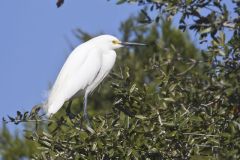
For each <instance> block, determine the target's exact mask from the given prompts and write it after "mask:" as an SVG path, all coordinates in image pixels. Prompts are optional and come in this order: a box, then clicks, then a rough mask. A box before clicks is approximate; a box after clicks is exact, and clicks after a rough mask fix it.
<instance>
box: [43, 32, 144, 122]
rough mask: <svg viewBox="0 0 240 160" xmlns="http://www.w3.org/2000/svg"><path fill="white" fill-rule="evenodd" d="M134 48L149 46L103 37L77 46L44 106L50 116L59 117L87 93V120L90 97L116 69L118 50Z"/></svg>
mask: <svg viewBox="0 0 240 160" xmlns="http://www.w3.org/2000/svg"><path fill="white" fill-rule="evenodd" d="M131 45H145V44H141V43H130V42H121V41H120V40H118V39H117V38H116V37H114V36H111V35H101V36H98V37H95V38H93V39H91V40H89V41H87V42H85V43H83V44H81V45H79V46H78V47H76V48H75V49H74V50H73V51H72V53H71V54H70V55H69V57H68V58H67V60H66V62H65V64H64V65H63V67H62V69H61V71H60V72H59V74H58V76H57V79H56V81H55V83H54V85H53V87H52V89H51V90H50V92H49V96H48V99H47V101H46V102H45V104H44V106H43V107H44V110H45V111H46V114H47V116H51V115H53V114H55V113H56V112H57V111H58V110H59V109H60V108H61V107H62V106H63V104H64V102H66V101H68V100H71V99H72V98H74V97H77V96H79V94H80V93H82V92H83V93H84V117H85V118H87V117H88V116H87V97H88V94H89V93H91V92H93V90H94V89H95V88H96V87H97V86H98V85H99V84H100V83H101V82H102V81H103V79H104V78H105V77H106V76H107V75H108V73H109V72H110V70H111V69H112V67H113V65H114V63H115V59H116V52H115V51H114V49H117V48H120V47H123V46H131Z"/></svg>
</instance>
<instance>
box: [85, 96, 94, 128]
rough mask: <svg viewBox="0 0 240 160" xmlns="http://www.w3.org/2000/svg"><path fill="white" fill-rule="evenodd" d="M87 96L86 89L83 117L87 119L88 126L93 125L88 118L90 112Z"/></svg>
mask: <svg viewBox="0 0 240 160" xmlns="http://www.w3.org/2000/svg"><path fill="white" fill-rule="evenodd" d="M87 97H88V92H87V91H86V92H85V95H84V108H83V118H84V119H85V120H86V121H87V124H88V126H90V127H92V125H91V123H90V120H89V118H88V113H87Z"/></svg>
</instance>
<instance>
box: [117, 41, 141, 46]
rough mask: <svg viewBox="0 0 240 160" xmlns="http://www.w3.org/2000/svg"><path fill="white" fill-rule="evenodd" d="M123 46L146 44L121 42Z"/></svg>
mask: <svg viewBox="0 0 240 160" xmlns="http://www.w3.org/2000/svg"><path fill="white" fill-rule="evenodd" d="M120 44H121V45H123V46H146V44H144V43H135V42H121V43H120Z"/></svg>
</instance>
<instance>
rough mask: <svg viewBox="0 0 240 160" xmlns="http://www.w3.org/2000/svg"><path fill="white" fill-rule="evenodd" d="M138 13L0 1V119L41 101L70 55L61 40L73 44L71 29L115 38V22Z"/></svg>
mask: <svg viewBox="0 0 240 160" xmlns="http://www.w3.org/2000/svg"><path fill="white" fill-rule="evenodd" d="M139 9H140V8H138V7H137V6H136V5H116V4H115V3H114V2H113V1H110V2H108V1H107V0H83V1H79V0H72V1H66V2H65V4H64V5H63V6H62V7H61V8H59V9H57V8H56V6H55V0H41V1H34V0H24V1H19V0H3V1H1V5H0V20H1V25H0V73H1V76H0V77H1V78H0V101H1V105H0V109H1V112H0V117H3V116H6V115H15V113H16V111H17V110H20V111H28V110H30V109H31V108H32V106H33V105H35V104H39V103H41V102H42V101H43V99H44V92H45V91H47V89H48V87H49V84H50V83H53V82H54V80H55V78H56V76H57V74H58V71H59V70H60V68H61V66H62V64H63V63H64V60H65V58H66V57H67V56H68V54H69V53H70V51H71V50H70V48H69V44H68V43H67V42H66V37H67V39H69V40H70V42H71V43H72V44H73V45H74V46H76V45H78V44H79V42H78V41H77V40H76V38H75V37H74V36H73V34H72V31H73V30H74V29H76V28H81V29H83V30H84V31H87V32H89V33H93V34H96V33H100V32H103V33H106V34H113V35H116V36H118V35H119V32H118V28H119V24H120V22H121V21H124V20H125V19H126V18H128V17H129V16H130V15H131V14H136V13H138V11H139ZM1 123H2V122H1Z"/></svg>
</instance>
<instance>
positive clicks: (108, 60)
mask: <svg viewBox="0 0 240 160" xmlns="http://www.w3.org/2000/svg"><path fill="white" fill-rule="evenodd" d="M115 60H116V52H115V51H113V50H112V51H108V53H105V54H103V56H102V65H101V69H100V71H99V73H98V75H97V76H96V78H95V79H94V81H93V82H92V83H91V85H89V86H88V88H87V90H86V92H89V93H91V92H93V90H94V89H95V88H96V87H97V86H98V85H99V84H100V83H101V82H102V81H103V79H104V78H105V77H106V76H107V75H108V74H109V72H110V71H111V69H112V67H113V65H114V63H115Z"/></svg>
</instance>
